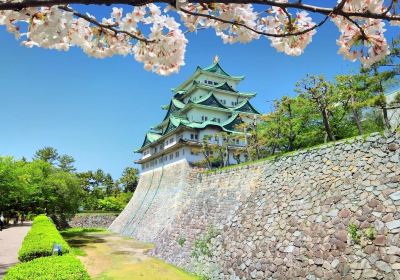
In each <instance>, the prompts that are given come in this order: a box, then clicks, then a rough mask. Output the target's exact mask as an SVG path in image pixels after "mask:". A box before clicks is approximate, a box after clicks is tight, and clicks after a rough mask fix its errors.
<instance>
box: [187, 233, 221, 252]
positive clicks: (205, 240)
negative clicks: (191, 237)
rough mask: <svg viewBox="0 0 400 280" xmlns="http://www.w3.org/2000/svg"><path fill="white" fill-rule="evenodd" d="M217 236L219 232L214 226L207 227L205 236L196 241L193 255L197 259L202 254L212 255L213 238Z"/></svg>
mask: <svg viewBox="0 0 400 280" xmlns="http://www.w3.org/2000/svg"><path fill="white" fill-rule="evenodd" d="M217 236H218V232H217V231H216V230H215V229H214V228H212V227H209V228H208V229H207V232H206V234H205V235H204V236H203V237H201V238H199V239H196V240H195V241H194V246H193V250H192V257H195V258H196V259H198V258H199V257H200V256H207V257H211V255H212V254H211V250H210V244H211V240H212V239H213V238H215V237H217Z"/></svg>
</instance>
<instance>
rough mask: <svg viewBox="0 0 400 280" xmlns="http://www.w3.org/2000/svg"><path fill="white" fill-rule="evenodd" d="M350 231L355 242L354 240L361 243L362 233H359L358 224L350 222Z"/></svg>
mask: <svg viewBox="0 0 400 280" xmlns="http://www.w3.org/2000/svg"><path fill="white" fill-rule="evenodd" d="M348 232H349V234H350V237H351V240H353V242H354V243H355V244H359V243H360V241H361V236H360V234H359V233H358V228H357V225H355V224H349V227H348Z"/></svg>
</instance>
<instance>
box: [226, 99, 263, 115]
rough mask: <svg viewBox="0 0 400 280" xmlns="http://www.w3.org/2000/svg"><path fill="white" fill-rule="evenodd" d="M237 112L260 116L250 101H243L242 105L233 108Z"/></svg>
mask: <svg viewBox="0 0 400 280" xmlns="http://www.w3.org/2000/svg"><path fill="white" fill-rule="evenodd" d="M232 109H233V110H235V111H240V112H245V113H253V114H258V115H259V114H260V112H258V111H257V110H256V109H255V108H254V107H253V105H251V103H250V101H249V100H248V99H246V100H243V101H242V102H241V103H239V104H238V105H237V106H236V107H233V108H232Z"/></svg>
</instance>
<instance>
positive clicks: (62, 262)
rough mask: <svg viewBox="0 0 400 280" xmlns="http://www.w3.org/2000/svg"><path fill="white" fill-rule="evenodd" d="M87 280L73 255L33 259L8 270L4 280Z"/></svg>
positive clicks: (80, 264)
mask: <svg viewBox="0 0 400 280" xmlns="http://www.w3.org/2000/svg"><path fill="white" fill-rule="evenodd" d="M26 279H35V280H89V279H90V277H89V275H88V273H87V272H86V270H85V268H84V266H83V265H82V263H81V262H80V260H78V259H77V258H76V257H75V256H74V255H70V254H69V255H65V256H51V257H43V258H38V259H34V260H32V261H30V262H26V263H21V264H17V265H16V266H14V267H12V268H10V269H9V270H8V272H7V274H6V276H5V278H4V280H26Z"/></svg>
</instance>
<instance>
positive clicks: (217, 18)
mask: <svg viewBox="0 0 400 280" xmlns="http://www.w3.org/2000/svg"><path fill="white" fill-rule="evenodd" d="M178 10H179V11H181V12H184V13H186V14H189V15H192V16H199V17H204V18H208V19H212V20H216V21H219V22H222V23H227V24H232V25H237V26H241V27H243V28H245V29H247V30H250V31H252V32H254V33H256V34H259V35H264V36H268V37H276V38H281V37H289V36H298V35H302V34H305V33H308V32H310V31H312V30H314V29H316V28H318V27H320V26H322V25H323V24H324V23H325V22H326V21H327V20H328V18H329V16H326V17H325V18H324V19H323V20H321V21H320V22H319V23H318V24H315V25H313V26H312V27H310V28H307V29H304V30H302V31H298V32H286V33H282V34H275V33H267V32H264V31H260V30H257V29H254V28H252V27H250V26H247V25H246V24H243V23H240V22H235V21H230V20H225V19H222V18H219V17H216V16H212V15H209V14H202V13H197V12H192V11H189V10H187V9H185V8H182V7H181V8H179V9H178Z"/></svg>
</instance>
